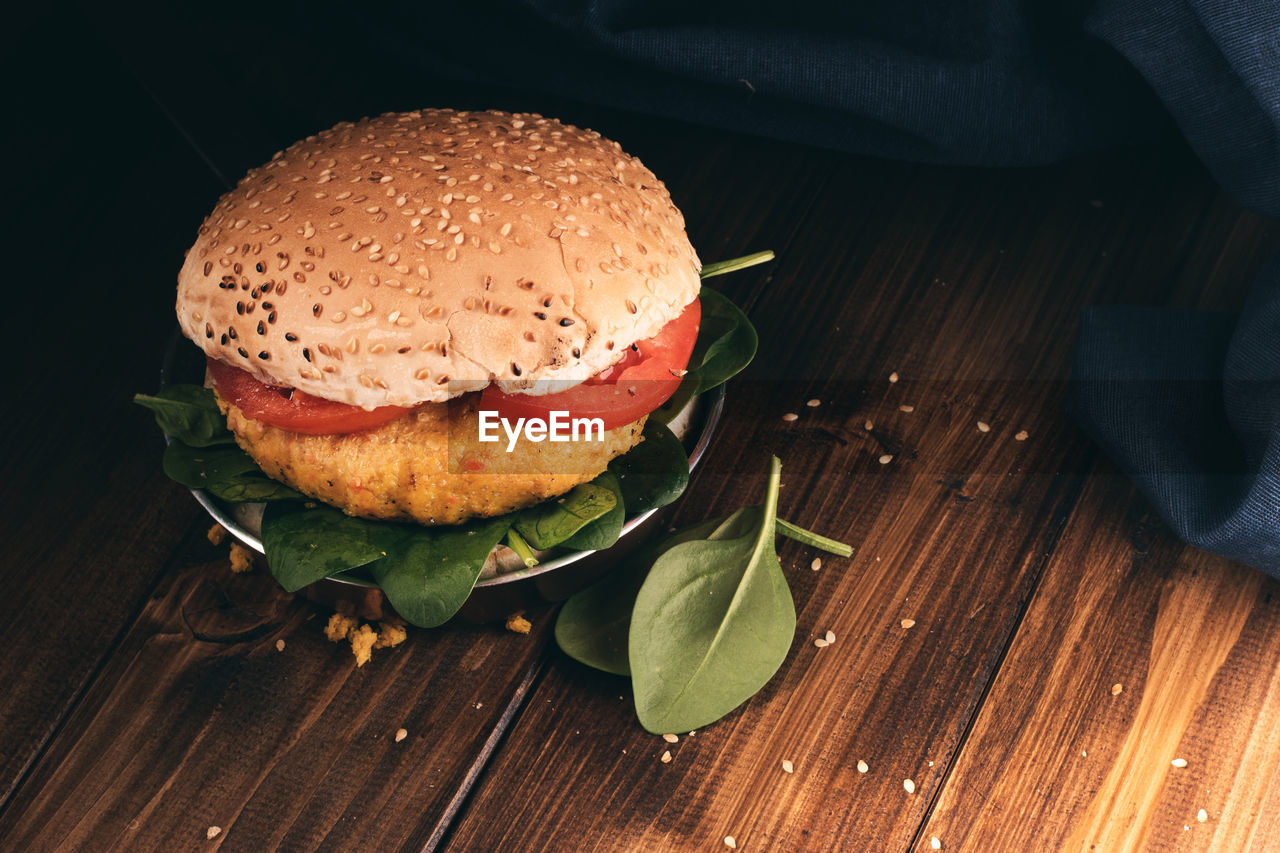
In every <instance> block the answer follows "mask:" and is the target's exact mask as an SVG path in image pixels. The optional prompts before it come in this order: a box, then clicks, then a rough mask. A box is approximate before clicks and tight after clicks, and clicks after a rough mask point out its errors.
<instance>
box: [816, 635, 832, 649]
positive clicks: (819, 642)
mask: <svg viewBox="0 0 1280 853" xmlns="http://www.w3.org/2000/svg"><path fill="white" fill-rule="evenodd" d="M813 644H814V645H815V646H817V647H818V648H820V649H825V648H826V647H827V646H829V645H831V644H830V643H828V642H827V641H826V640H825V639H823V638H822V637H819V638H818V639H816V640H814V641H813Z"/></svg>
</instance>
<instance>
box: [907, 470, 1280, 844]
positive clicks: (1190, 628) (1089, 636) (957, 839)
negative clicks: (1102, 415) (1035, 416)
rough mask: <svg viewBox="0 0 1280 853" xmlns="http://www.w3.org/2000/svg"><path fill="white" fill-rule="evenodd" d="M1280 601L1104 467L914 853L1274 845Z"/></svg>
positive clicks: (1259, 578)
mask: <svg viewBox="0 0 1280 853" xmlns="http://www.w3.org/2000/svg"><path fill="white" fill-rule="evenodd" d="M1278 593H1280V586H1278V585H1277V583H1276V582H1275V581H1274V580H1269V579H1267V578H1266V577H1265V576H1264V575H1262V574H1261V573H1260V572H1256V571H1253V570H1251V569H1248V568H1246V567H1244V566H1240V565H1237V564H1233V563H1230V562H1228V561H1226V560H1223V559H1220V558H1217V557H1213V556H1211V555H1207V554H1204V553H1202V552H1198V551H1195V550H1193V549H1191V548H1188V547H1186V546H1184V545H1183V544H1182V543H1180V542H1177V541H1176V540H1174V539H1173V537H1172V536H1171V535H1170V534H1169V533H1168V532H1167V531H1166V530H1165V529H1164V527H1163V525H1162V524H1161V523H1160V522H1159V520H1158V518H1156V517H1155V516H1154V515H1153V514H1152V512H1151V510H1150V508H1149V507H1148V506H1147V505H1146V503H1145V501H1144V500H1143V499H1142V498H1141V496H1139V495H1136V494H1135V492H1134V491H1133V489H1132V488H1131V487H1130V486H1129V484H1128V483H1126V482H1125V481H1124V479H1123V478H1122V477H1120V476H1119V475H1118V474H1115V473H1110V474H1108V473H1106V472H1105V466H1103V471H1102V472H1101V473H1098V474H1096V475H1094V476H1092V477H1091V478H1090V481H1089V487H1088V491H1087V493H1086V494H1085V496H1084V498H1083V499H1082V500H1081V503H1080V506H1079V509H1078V510H1077V512H1076V514H1075V516H1074V517H1073V518H1072V521H1071V523H1070V525H1069V527H1068V530H1067V531H1066V533H1065V535H1064V537H1063V539H1062V541H1061V542H1060V543H1059V547H1058V549H1057V551H1056V553H1055V554H1054V557H1053V559H1052V561H1051V562H1050V565H1049V567H1048V569H1047V570H1046V572H1045V576H1044V580H1043V582H1042V584H1041V586H1040V588H1039V590H1038V591H1037V593H1036V596H1035V599H1034V600H1033V601H1032V603H1031V606H1030V608H1029V609H1028V611H1027V616H1026V619H1025V620H1024V621H1023V624H1022V625H1021V626H1020V628H1019V631H1018V635H1017V637H1016V638H1015V640H1014V642H1013V645H1012V647H1011V649H1010V651H1009V656H1008V658H1007V659H1006V661H1005V664H1004V666H1003V667H1002V669H1001V671H1000V675H999V677H998V678H997V679H996V681H995V683H994V684H993V686H992V689H991V694H990V696H989V697H988V699H987V701H986V703H985V704H984V706H983V708H982V711H981V713H980V714H979V715H978V717H977V719H976V721H975V724H974V727H973V730H972V732H971V733H970V734H969V736H968V742H967V744H966V747H965V749H964V751H963V752H962V753H961V755H960V757H959V759H958V760H957V762H956V765H955V768H954V769H953V771H952V774H951V776H950V778H949V779H948V780H947V782H946V785H945V786H944V787H943V788H942V790H941V791H940V793H939V796H938V800H937V804H936V806H935V808H934V811H933V814H932V816H931V818H930V820H929V822H928V824H927V825H926V826H925V828H924V830H923V832H922V833H921V838H920V843H919V844H918V845H917V848H918V849H921V850H923V849H927V845H926V843H925V842H926V841H927V839H928V838H930V837H932V836H936V837H938V838H939V839H940V840H941V841H942V843H943V845H944V848H943V849H947V850H960V849H973V850H984V849H1024V848H1027V847H1029V846H1032V844H1033V843H1034V846H1036V847H1037V848H1043V849H1062V850H1085V849H1097V850H1135V849H1144V850H1267V849H1274V848H1275V847H1276V846H1277V845H1280V823H1278V822H1277V821H1276V818H1275V816H1276V815H1277V814H1280V770H1277V768H1278V767H1280V734H1277V732H1278V731H1280V730H1278V729H1277V727H1276V723H1277V720H1278V719H1280V674H1277V670H1276V666H1275V661H1276V658H1277V654H1280V595H1278ZM1179 759H1180V760H1181V761H1185V762H1186V764H1185V766H1183V767H1178V766H1175V765H1174V764H1173V762H1174V761H1175V760H1179ZM1201 809H1203V810H1204V813H1205V820H1204V821H1201V820H1199V812H1200V810H1201Z"/></svg>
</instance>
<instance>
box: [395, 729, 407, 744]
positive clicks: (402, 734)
mask: <svg viewBox="0 0 1280 853" xmlns="http://www.w3.org/2000/svg"><path fill="white" fill-rule="evenodd" d="M408 736H409V732H408V731H407V730H405V729H396V743H399V742H400V741H402V740H404V739H405V738H407V737H408Z"/></svg>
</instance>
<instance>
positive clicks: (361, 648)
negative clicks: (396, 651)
mask: <svg viewBox="0 0 1280 853" xmlns="http://www.w3.org/2000/svg"><path fill="white" fill-rule="evenodd" d="M348 638H349V639H350V640H351V653H352V654H353V655H355V656H356V666H364V665H365V664H366V663H368V662H369V658H371V657H373V646H374V644H375V643H377V642H378V633H377V632H376V631H374V630H373V629H372V628H370V627H369V626H368V625H361V626H360V627H359V628H357V629H355V630H354V631H352V632H351V633H350V634H349V635H348Z"/></svg>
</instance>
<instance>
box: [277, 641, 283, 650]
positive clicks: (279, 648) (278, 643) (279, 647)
mask: <svg viewBox="0 0 1280 853" xmlns="http://www.w3.org/2000/svg"><path fill="white" fill-rule="evenodd" d="M276 651H278V652H282V651H284V640H276Z"/></svg>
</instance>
